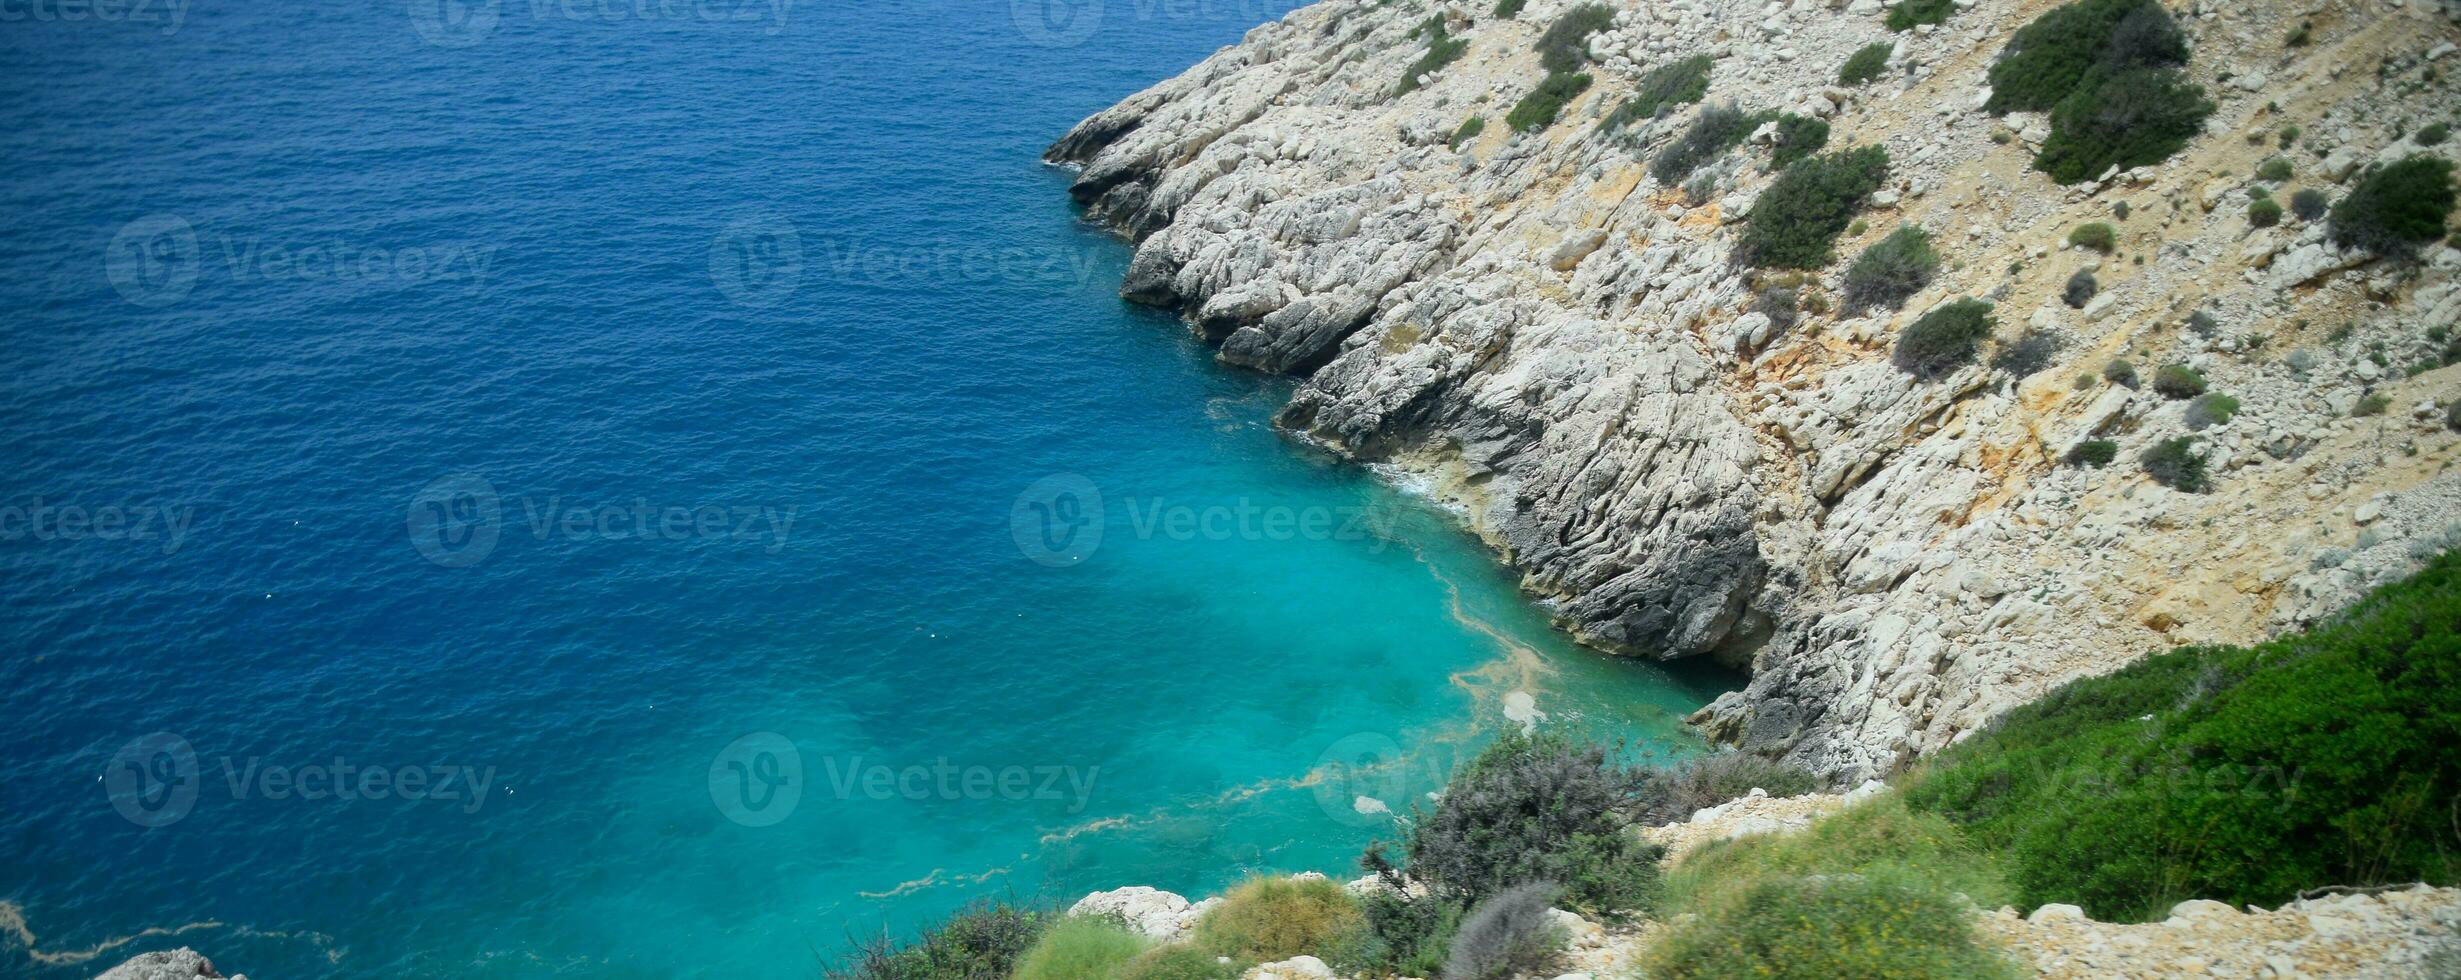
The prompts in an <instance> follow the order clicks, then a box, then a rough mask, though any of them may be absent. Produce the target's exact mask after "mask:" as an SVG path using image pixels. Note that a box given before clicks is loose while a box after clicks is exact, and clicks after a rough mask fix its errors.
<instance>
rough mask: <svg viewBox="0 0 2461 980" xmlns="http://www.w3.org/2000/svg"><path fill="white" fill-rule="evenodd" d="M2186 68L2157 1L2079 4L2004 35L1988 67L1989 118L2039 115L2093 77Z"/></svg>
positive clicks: (2178, 38)
mask: <svg viewBox="0 0 2461 980" xmlns="http://www.w3.org/2000/svg"><path fill="white" fill-rule="evenodd" d="M2187 62H2188V46H2187V37H2186V35H2184V34H2182V33H2180V31H2179V26H2178V25H2177V24H2176V23H2174V22H2172V21H2171V18H2170V14H2169V13H2168V12H2166V11H2164V10H2163V9H2162V7H2161V5H2160V4H2158V3H2156V2H2155V0H2079V2H2077V3H2071V4H2068V5H2066V6H2063V7H2056V8H2053V9H2052V10H2050V11H2048V12H2046V13H2044V14H2043V15H2042V16H2040V17H2036V18H2034V20H2033V22H2031V23H2028V24H2026V25H2025V26H2024V27H2021V28H2018V29H2017V32H2016V33H2015V34H2013V35H2010V36H2009V39H2008V46H2007V47H2006V48H2004V49H2002V50H2001V52H2000V57H1999V60H1997V61H1995V62H1993V63H1992V65H1991V71H1990V82H1991V99H1990V101H1989V102H1987V103H1985V104H1984V108H1985V109H1986V110H1988V111H1990V112H1993V113H2004V112H2010V111H2015V110H2035V111H2045V110H2049V109H2050V108H2052V107H2053V106H2056V105H2058V104H2059V103H2060V101H2061V100H2063V99H2066V98H2067V97H2068V96H2069V95H2070V94H2072V93H2074V92H2075V91H2077V89H2078V88H2079V87H2080V86H2081V85H2083V84H2084V83H2085V82H2086V76H2087V75H2088V74H2089V73H2092V72H2094V71H2096V70H2100V71H2103V72H2106V73H2107V72H2113V71H2124V70H2127V69H2130V68H2160V67H2175V66H2178V65H2184V64H2187Z"/></svg>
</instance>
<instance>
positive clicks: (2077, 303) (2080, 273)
mask: <svg viewBox="0 0 2461 980" xmlns="http://www.w3.org/2000/svg"><path fill="white" fill-rule="evenodd" d="M2101 289H2102V284H2101V283H2099V282H2096V281H2095V280H2094V274H2093V273H2091V272H2087V271H2085V270H2083V269H2078V270H2077V271H2076V274H2075V275H2072V276H2069V277H2068V283H2067V285H2064V286H2061V287H2060V289H2059V301H2060V302H2062V303H2066V304H2068V307H2069V308H2070V309H2076V310H2081V309H2084V308H2085V304H2087V303H2090V302H2093V298H2094V294H2095V293H2096V292H2099V291H2101Z"/></svg>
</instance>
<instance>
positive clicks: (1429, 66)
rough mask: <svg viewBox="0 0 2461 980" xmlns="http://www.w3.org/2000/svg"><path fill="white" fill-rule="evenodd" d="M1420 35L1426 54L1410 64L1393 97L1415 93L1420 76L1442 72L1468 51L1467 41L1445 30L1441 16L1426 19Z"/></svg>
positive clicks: (1468, 44)
mask: <svg viewBox="0 0 2461 980" xmlns="http://www.w3.org/2000/svg"><path fill="white" fill-rule="evenodd" d="M1422 33H1423V34H1424V35H1425V36H1426V38H1427V53H1426V54H1423V55H1420V56H1419V59H1418V60H1417V61H1415V62H1412V63H1411V64H1410V67H1409V69H1408V70H1407V71H1405V72H1403V73H1402V76H1401V84H1400V85H1398V86H1395V87H1394V89H1393V94H1395V95H1407V94H1409V93H1411V92H1414V91H1417V90H1418V86H1419V78H1420V77H1421V76H1424V75H1431V74H1434V73H1436V72H1438V71H1442V70H1443V69H1444V66H1446V65H1449V64H1452V63H1453V62H1455V61H1458V60H1460V58H1461V56H1462V55H1463V54H1464V53H1466V52H1468V51H1469V50H1470V42H1469V41H1468V40H1467V39H1464V38H1457V37H1454V36H1452V34H1450V33H1449V32H1447V31H1446V30H1445V28H1444V15H1443V14H1436V15H1434V16H1431V17H1429V18H1427V25H1426V27H1424V28H1422Z"/></svg>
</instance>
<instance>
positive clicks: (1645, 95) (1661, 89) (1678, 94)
mask: <svg viewBox="0 0 2461 980" xmlns="http://www.w3.org/2000/svg"><path fill="white" fill-rule="evenodd" d="M1715 64H1716V61H1715V59H1712V58H1710V57H1709V56H1708V55H1705V54H1698V55H1693V56H1691V57H1689V58H1683V59H1679V60H1676V61H1670V62H1667V63H1666V64H1663V65H1659V66H1658V67H1656V68H1652V69H1650V70H1649V72H1648V73H1647V74H1644V75H1642V76H1641V77H1640V80H1639V81H1637V82H1634V83H1633V87H1632V97H1631V98H1629V99H1625V100H1624V104H1623V105H1620V106H1617V107H1616V109H1615V111H1614V112H1613V113H1611V114H1609V115H1608V116H1607V118H1606V121H1605V122H1603V123H1601V124H1599V128H1601V129H1605V130H1608V131H1613V130H1618V129H1622V128H1623V127H1625V126H1628V125H1631V124H1633V123H1636V122H1640V121H1641V120H1644V119H1656V118H1658V117H1659V116H1661V115H1664V114H1666V113H1667V112H1669V111H1672V110H1673V109H1674V108H1675V107H1676V106H1679V105H1690V104H1692V103H1694V102H1698V101H1700V100H1701V98H1702V97H1703V96H1706V95H1708V94H1709V69H1710V68H1711V66H1713V65H1715Z"/></svg>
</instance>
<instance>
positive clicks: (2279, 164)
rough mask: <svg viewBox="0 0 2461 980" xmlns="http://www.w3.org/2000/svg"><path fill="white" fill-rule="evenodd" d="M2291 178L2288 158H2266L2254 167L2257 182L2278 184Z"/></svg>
mask: <svg viewBox="0 0 2461 980" xmlns="http://www.w3.org/2000/svg"><path fill="white" fill-rule="evenodd" d="M2291 176H2292V174H2291V170H2290V159H2289V158H2288V157H2267V158H2266V159H2265V161H2264V162H2263V163H2260V164H2257V165H2256V179H2257V180H2269V181H2272V182H2273V183H2276V184H2279V183H2281V182H2283V181H2286V180H2289V179H2290V178H2291Z"/></svg>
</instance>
